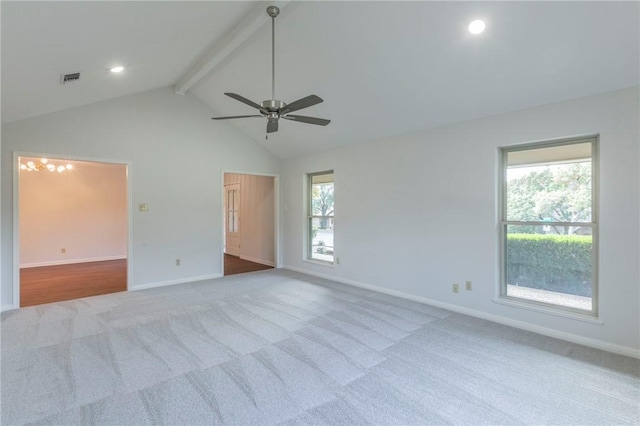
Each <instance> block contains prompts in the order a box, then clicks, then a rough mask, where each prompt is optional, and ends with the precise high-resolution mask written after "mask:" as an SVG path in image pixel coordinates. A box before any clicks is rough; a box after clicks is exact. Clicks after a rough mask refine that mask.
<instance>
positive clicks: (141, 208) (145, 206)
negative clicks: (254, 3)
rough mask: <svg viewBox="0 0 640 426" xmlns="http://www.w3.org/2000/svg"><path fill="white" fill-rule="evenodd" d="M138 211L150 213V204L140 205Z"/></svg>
mask: <svg viewBox="0 0 640 426" xmlns="http://www.w3.org/2000/svg"><path fill="white" fill-rule="evenodd" d="M138 211H141V212H148V211H149V204H147V203H140V204H138Z"/></svg>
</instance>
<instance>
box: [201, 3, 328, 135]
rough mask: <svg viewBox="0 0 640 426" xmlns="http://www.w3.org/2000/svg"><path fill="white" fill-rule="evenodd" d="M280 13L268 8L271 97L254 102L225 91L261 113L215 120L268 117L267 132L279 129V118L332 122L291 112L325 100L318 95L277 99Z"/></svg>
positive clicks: (324, 124) (215, 118) (312, 122)
mask: <svg viewBox="0 0 640 426" xmlns="http://www.w3.org/2000/svg"><path fill="white" fill-rule="evenodd" d="M279 13H280V9H278V8H277V7H276V6H269V7H268V8H267V14H268V15H269V16H270V17H271V99H267V100H266V101H262V102H260V104H258V103H256V102H253V101H251V100H249V99H247V98H245V97H243V96H240V95H238V94H237V93H225V95H227V96H229V97H231V98H233V99H235V100H236V101H240V102H242V103H243V104H247V105H249V106H250V107H253V108H255V109H257V110H258V111H259V112H260V114H255V115H233V116H229V117H212V118H213V119H214V120H229V119H234V118H249V117H266V118H267V134H268V133H273V132H277V131H278V120H279V119H281V118H284V119H285V120H291V121H297V122H300V123H307V124H316V125H318V126H326V125H327V124H329V123H330V122H331V120H327V119H324V118H317V117H307V116H304V115H292V114H290V113H292V112H294V111H298V110H301V109H303V108H308V107H310V106H313V105H316V104H319V103H320V102H323V101H322V99H321V98H320V97H319V96H317V95H309V96H306V97H304V98H302V99H298V100H297V101H294V102H291V103H290V104H286V103H284V102H282V101H279V100H276V96H275V90H276V89H275V86H276V59H275V45H276V41H275V34H276V30H275V25H276V23H275V20H276V16H278V14H279Z"/></svg>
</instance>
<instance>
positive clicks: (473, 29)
mask: <svg viewBox="0 0 640 426" xmlns="http://www.w3.org/2000/svg"><path fill="white" fill-rule="evenodd" d="M485 27H486V25H485V23H484V21H482V20H480V19H476V20H475V21H473V22H471V23H470V24H469V32H470V33H471V34H480V33H481V32H483V31H484V28H485Z"/></svg>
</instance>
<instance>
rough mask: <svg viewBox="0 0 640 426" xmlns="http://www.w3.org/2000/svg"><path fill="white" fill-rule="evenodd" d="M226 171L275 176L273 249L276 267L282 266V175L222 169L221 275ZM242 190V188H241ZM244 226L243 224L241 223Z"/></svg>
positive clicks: (221, 266)
mask: <svg viewBox="0 0 640 426" xmlns="http://www.w3.org/2000/svg"><path fill="white" fill-rule="evenodd" d="M225 173H234V174H239V175H253V176H268V177H272V178H273V222H274V223H273V246H274V247H273V250H274V258H275V265H274V268H275V269H280V268H282V259H281V256H280V175H279V174H276V173H257V172H247V171H237V170H228V169H222V170H221V173H220V201H221V203H220V204H221V206H220V213H221V214H220V218H221V221H220V229H221V231H220V232H221V234H220V235H221V238H220V275H221V276H223V277H224V229H225V228H224V215H225V211H224V175H225ZM240 191H242V188H240ZM241 226H242V225H241Z"/></svg>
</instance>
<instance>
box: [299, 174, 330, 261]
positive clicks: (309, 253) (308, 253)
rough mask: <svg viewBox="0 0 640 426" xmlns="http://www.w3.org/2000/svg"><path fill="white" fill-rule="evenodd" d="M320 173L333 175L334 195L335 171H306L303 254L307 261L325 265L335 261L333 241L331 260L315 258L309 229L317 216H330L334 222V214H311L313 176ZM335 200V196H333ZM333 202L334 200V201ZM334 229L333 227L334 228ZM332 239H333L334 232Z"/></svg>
mask: <svg viewBox="0 0 640 426" xmlns="http://www.w3.org/2000/svg"><path fill="white" fill-rule="evenodd" d="M322 175H334V180H333V187H334V197H335V173H334V171H333V170H325V171H322V172H313V173H307V182H306V184H307V185H306V192H307V193H306V195H307V196H306V213H307V214H306V221H305V222H306V225H305V228H306V232H305V242H306V243H305V256H304V260H306V261H308V262H313V263H318V264H320V265H326V266H333V265H334V264H335V262H336V256H335V242H334V253H333V256H332V257H333V260H332V261H328V260H324V259H317V258H314V257H313V247H312V244H313V237H312V235H311V230H312V226H311V224H312V222H313V219H319V218H323V217H328V218H331V219H332V220H333V221H334V223H335V215H333V216H318V215H313V214H312V213H313V177H314V176H322ZM334 200H335V198H334ZM334 204H335V201H334ZM334 230H335V228H334ZM334 241H335V233H334Z"/></svg>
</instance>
